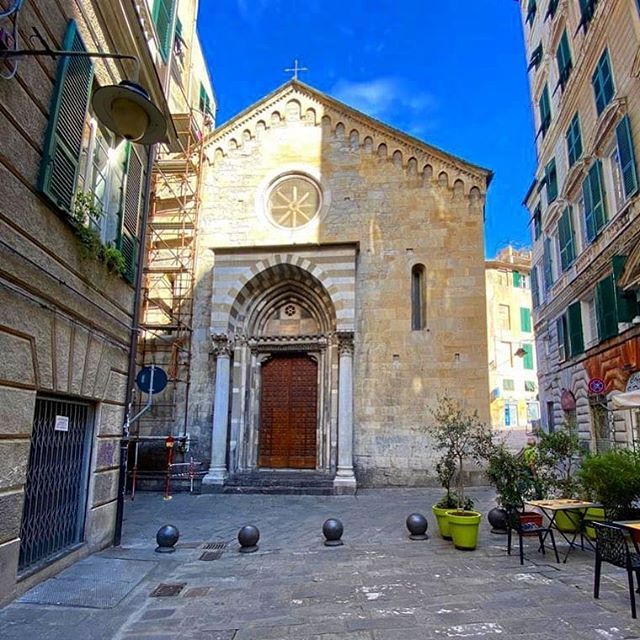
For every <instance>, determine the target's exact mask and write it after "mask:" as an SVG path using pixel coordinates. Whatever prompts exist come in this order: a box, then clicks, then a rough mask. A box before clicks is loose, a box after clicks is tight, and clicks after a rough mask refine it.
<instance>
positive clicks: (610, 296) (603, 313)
mask: <svg viewBox="0 0 640 640" xmlns="http://www.w3.org/2000/svg"><path fill="white" fill-rule="evenodd" d="M596 315H597V318H598V336H599V338H600V340H601V341H602V340H606V339H607V338H611V337H613V336H615V335H617V334H618V318H617V316H616V287H615V284H614V281H613V275H610V276H608V277H606V278H604V279H603V280H600V282H598V284H597V285H596Z"/></svg>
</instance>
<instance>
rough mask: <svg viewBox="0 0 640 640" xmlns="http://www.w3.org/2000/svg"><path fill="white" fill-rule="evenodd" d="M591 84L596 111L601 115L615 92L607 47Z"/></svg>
mask: <svg viewBox="0 0 640 640" xmlns="http://www.w3.org/2000/svg"><path fill="white" fill-rule="evenodd" d="M591 84H592V85H593V92H594V94H595V99H596V111H597V112H598V115H600V114H601V113H602V112H603V111H604V109H605V107H606V106H607V105H608V104H609V103H610V102H611V99H612V98H613V95H614V93H615V87H614V85H613V75H612V74H611V64H610V62H609V52H608V51H607V50H606V49H605V51H604V53H603V54H602V56H601V57H600V60H598V64H597V65H596V69H595V71H594V73H593V76H592V77H591Z"/></svg>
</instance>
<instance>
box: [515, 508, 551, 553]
mask: <svg viewBox="0 0 640 640" xmlns="http://www.w3.org/2000/svg"><path fill="white" fill-rule="evenodd" d="M521 515H522V513H521V512H520V511H518V510H517V509H514V508H511V509H507V553H508V554H509V555H511V538H512V532H513V531H515V532H516V533H517V534H518V544H519V547H520V564H524V548H523V539H524V538H531V537H536V538H538V542H539V543H540V547H539V549H538V550H541V551H542V553H543V555H544V554H545V548H544V543H545V540H546V539H547V536H549V538H550V539H551V546H552V547H553V552H554V553H555V556H556V562H558V563H559V562H560V557H559V556H558V549H557V548H556V540H555V538H554V536H553V530H552V529H551V527H544V526H540V525H537V524H535V523H533V522H522V520H521V519H520V516H521Z"/></svg>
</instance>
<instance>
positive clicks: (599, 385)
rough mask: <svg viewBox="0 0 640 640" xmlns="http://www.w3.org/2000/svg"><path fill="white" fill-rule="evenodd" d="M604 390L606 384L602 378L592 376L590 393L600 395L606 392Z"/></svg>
mask: <svg viewBox="0 0 640 640" xmlns="http://www.w3.org/2000/svg"><path fill="white" fill-rule="evenodd" d="M604 390H605V384H604V380H603V379H602V378H591V380H589V393H592V394H594V395H600V394H601V393H604Z"/></svg>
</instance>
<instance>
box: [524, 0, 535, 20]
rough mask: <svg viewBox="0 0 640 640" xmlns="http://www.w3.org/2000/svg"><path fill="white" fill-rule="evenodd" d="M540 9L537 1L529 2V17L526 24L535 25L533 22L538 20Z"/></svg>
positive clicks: (530, 0)
mask: <svg viewBox="0 0 640 640" xmlns="http://www.w3.org/2000/svg"><path fill="white" fill-rule="evenodd" d="M537 9H538V7H537V5H536V0H529V2H528V3H527V17H526V19H525V22H526V23H527V24H528V25H529V26H531V25H532V24H533V21H534V20H535V18H536V11H537Z"/></svg>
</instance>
